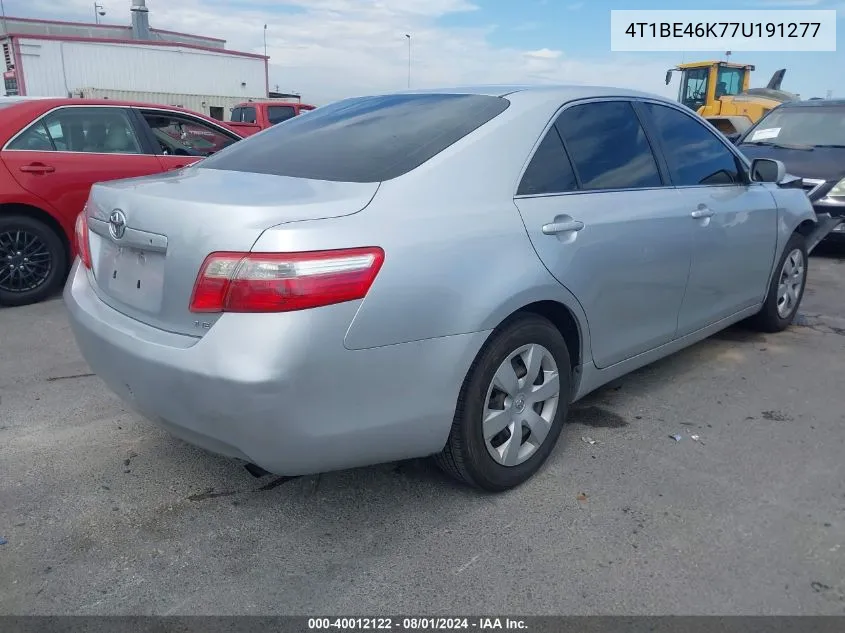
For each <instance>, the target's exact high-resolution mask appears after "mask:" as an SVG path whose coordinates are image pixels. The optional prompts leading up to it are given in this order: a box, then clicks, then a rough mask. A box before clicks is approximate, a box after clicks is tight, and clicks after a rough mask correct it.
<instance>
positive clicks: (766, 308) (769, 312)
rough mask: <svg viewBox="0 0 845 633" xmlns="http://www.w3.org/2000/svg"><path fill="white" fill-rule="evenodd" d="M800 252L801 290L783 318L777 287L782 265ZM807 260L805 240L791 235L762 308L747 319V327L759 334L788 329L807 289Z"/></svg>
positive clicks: (800, 236) (801, 236)
mask: <svg viewBox="0 0 845 633" xmlns="http://www.w3.org/2000/svg"><path fill="white" fill-rule="evenodd" d="M796 250H797V251H800V252H801V257H802V262H803V278H802V280H801V290H800V291H799V293H798V300H797V301H796V302H795V303H794V305H793V306H792V307H791V309H790V310H789V312H788V313H787V314H786V315H785V316H781V315H780V314H779V313H778V287H779V285H780V282H781V278H782V275H783V270H784V263H785V262H786V259H787V257H789V256H790V254H792V253H793V252H794V251H796ZM808 264H809V260H808V257H807V240H806V238H805V237H804V236H803V235H801V234H800V233H793V234H792V237H790V238H789V241H788V242H787V243H786V247H785V248H784V249H783V253H782V254H781V257H780V260H779V261H778V265H777V267H776V268H775V274H774V275H773V276H772V281H771V283H770V284H769V292H768V293H767V294H766V301H765V302H764V303H763V308H762V309H761V310H760V312H758V313H757V314H755V315H754V316H753V317H751V319H749V325H751V326H752V327H753V328H754V329H756V330H759V331H761V332H769V333H774V332H781V331H783V330H785V329H786V328H788V327H789V325H790V324H791V323H792V321H793V320H794V319H795V315H796V313H797V312H798V309H799V308H800V307H801V300H802V299H803V298H804V289H805V288H806V287H807V269H808Z"/></svg>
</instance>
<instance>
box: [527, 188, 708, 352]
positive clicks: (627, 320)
mask: <svg viewBox="0 0 845 633" xmlns="http://www.w3.org/2000/svg"><path fill="white" fill-rule="evenodd" d="M516 204H517V206H518V208H519V211H520V213H521V214H522V217H523V220H524V221H525V226H526V228H527V229H528V235H529V237H530V238H531V242H532V243H533V244H534V248H535V249H536V251H537V254H538V255H539V256H540V259H542V260H543V263H544V264H545V265H546V268H548V269H549V271H550V272H551V273H552V274H553V275H555V277H557V279H558V281H560V282H561V284H563V285H564V286H565V287H566V288H567V289H568V290H569V291H570V292H571V293H572V294H574V295H575V297H576V298H577V299H578V301H579V302H580V303H581V305H582V306H583V308H584V311H585V313H586V314H587V319H588V321H589V323H590V334H591V336H590V338H591V340H592V347H593V350H592V351H593V360H594V361H595V363H596V365H597V366H598V367H600V368H604V367H608V366H610V365H613V364H615V363H617V362H620V361H623V360H626V359H628V358H631V357H632V356H636V355H637V354H640V353H642V352H646V351H648V350H650V349H653V348H655V347H658V346H660V345H663V344H665V343H669V342H670V341H672V339H673V338H674V337H675V330H676V326H677V322H678V311H679V310H680V308H681V303H682V301H683V298H684V289H685V288H686V282H687V275H688V273H689V266H690V241H691V237H692V235H691V230H690V227H691V221H690V219H689V217H688V216H685V215H684V214H682V213H680V209H681V198H680V196H679V194H678V192H677V191H676V190H674V189H670V188H666V189H653V190H648V191H636V192H613V193H591V194H575V195H561V196H550V197H537V198H519V199H517V200H516ZM560 216H568V217H571V218H574V219H576V220H579V221H582V222H584V228H583V229H582V230H581V231H579V232H578V233H577V235H576V236H574V237H571V238H569V239H570V240H571V241H567V240H561V239H559V238H558V237H556V236H549V235H545V234H544V233H543V230H542V228H543V225H545V224H548V223H550V222H553V221H554V220H555V218H556V217H560Z"/></svg>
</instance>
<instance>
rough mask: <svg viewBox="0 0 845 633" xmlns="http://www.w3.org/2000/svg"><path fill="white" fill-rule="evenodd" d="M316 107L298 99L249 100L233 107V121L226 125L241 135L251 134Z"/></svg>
mask: <svg viewBox="0 0 845 633" xmlns="http://www.w3.org/2000/svg"><path fill="white" fill-rule="evenodd" d="M314 108H315V106H312V105H308V104H307V103H299V102H298V101H279V100H277V99H271V100H269V101H247V102H246V103H239V104H238V105H236V106H235V107H234V108H232V116H231V121H227V122H226V125H228V126H229V127H231V128H232V129H234V130H235V131H236V132H237V133H238V134H240V135H241V136H251V135H253V134H255V133H256V132H260V131H261V130H266V129H267V128H268V127H272V126H274V125H276V124H277V123H281V122H282V121H287V120H288V119H292V118H293V117H295V116H299V115H300V114H302V113H304V112H308V111H309V110H313V109H314Z"/></svg>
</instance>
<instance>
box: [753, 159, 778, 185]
mask: <svg viewBox="0 0 845 633" xmlns="http://www.w3.org/2000/svg"><path fill="white" fill-rule="evenodd" d="M785 177H786V166H785V165H784V164H783V163H782V162H780V161H779V160H773V159H771V158H755V159H754V160H753V161H751V180H752V181H754V182H775V183H779V182H781V181H782V180H783V179H784V178H785Z"/></svg>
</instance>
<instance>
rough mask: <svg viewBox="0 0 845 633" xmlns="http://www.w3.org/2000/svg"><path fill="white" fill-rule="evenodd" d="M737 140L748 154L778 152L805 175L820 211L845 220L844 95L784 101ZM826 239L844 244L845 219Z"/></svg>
mask: <svg viewBox="0 0 845 633" xmlns="http://www.w3.org/2000/svg"><path fill="white" fill-rule="evenodd" d="M735 142H736V144H737V146H738V147H739V149H740V150H741V151H742V153H743V154H745V155H746V156H748V157H749V158H752V159H753V158H774V159H776V160H779V161H781V162H782V163H784V165H786V169H787V171H788V172H789V173H790V174H792V175H794V176H799V177H801V178H802V179H803V185H804V190H805V191H806V192H807V195H808V196H809V197H810V200H811V201H812V203H813V208H814V209H815V210H816V213H817V214H830V215H831V216H833V217H841V218H843V220H845V99H837V100H833V99H813V100H809V101H795V102H790V103H784V104H783V105H781V106H778V107H777V108H775V109H774V110H772V111H771V112H769V113H768V114H767V115H766V116H764V117H763V118H762V119H760V120H759V121H758V122H757V123H756V124H755V125H754V126H753V127H751V128H749V129H748V130H747V131H746V132H745V133H744V134H742V135H741V136H739V137H738V138H737V139H736V140H735ZM826 239H827V240H828V241H834V240H835V241H836V242H839V243H844V244H845V223H841V224H839V226H837V227H836V228H835V229H833V231H832V232H831V233H830V234H828V236H827V238H826Z"/></svg>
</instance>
